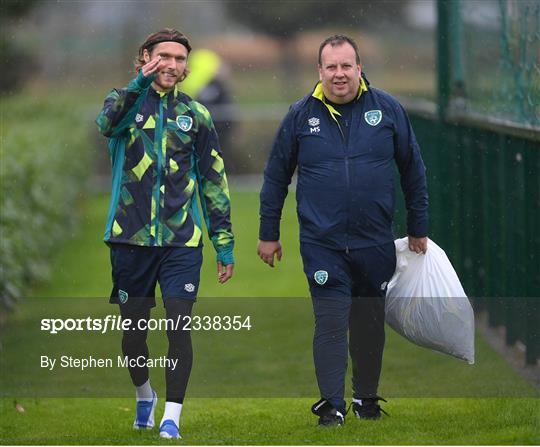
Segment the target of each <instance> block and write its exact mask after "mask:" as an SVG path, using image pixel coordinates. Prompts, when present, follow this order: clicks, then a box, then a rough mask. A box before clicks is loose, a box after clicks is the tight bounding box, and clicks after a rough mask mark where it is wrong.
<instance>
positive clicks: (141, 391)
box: [135, 379, 154, 401]
mask: <svg viewBox="0 0 540 447" xmlns="http://www.w3.org/2000/svg"><path fill="white" fill-rule="evenodd" d="M135 395H136V396H137V400H147V401H150V400H152V399H153V397H154V395H153V394H152V387H151V386H150V379H148V380H147V381H146V382H144V383H143V384H142V385H141V386H136V387H135Z"/></svg>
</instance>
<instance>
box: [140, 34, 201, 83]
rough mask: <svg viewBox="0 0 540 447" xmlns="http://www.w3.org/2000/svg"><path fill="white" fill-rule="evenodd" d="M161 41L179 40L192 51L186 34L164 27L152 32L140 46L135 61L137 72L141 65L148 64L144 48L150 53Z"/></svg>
mask: <svg viewBox="0 0 540 447" xmlns="http://www.w3.org/2000/svg"><path fill="white" fill-rule="evenodd" d="M161 42H178V43H179V44H182V45H184V46H185V47H186V49H187V51H188V54H189V52H190V51H191V45H190V44H189V40H188V38H187V37H186V36H185V35H184V34H182V33H181V32H180V31H178V30H175V29H173V28H164V29H162V30H161V31H157V32H155V33H152V34H150V35H149V36H148V37H147V38H146V40H145V41H144V42H143V44H142V45H141V46H140V47H139V54H138V55H137V57H136V58H135V61H134V64H135V71H136V72H137V73H138V72H139V71H140V69H141V67H142V66H143V65H144V64H146V62H145V61H144V57H143V54H144V50H147V51H148V52H149V53H151V52H152V49H153V48H154V47H155V46H156V45H157V44H158V43H161ZM186 75H187V71H186ZM181 80H183V79H181Z"/></svg>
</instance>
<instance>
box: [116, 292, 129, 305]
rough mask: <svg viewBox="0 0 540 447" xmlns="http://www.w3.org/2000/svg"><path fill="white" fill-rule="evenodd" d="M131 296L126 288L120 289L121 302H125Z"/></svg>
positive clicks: (119, 297)
mask: <svg viewBox="0 0 540 447" xmlns="http://www.w3.org/2000/svg"><path fill="white" fill-rule="evenodd" d="M128 298H129V295H128V293H127V292H126V291H125V290H122V289H120V290H118V299H119V300H120V303H122V304H125V303H126V302H127V300H128Z"/></svg>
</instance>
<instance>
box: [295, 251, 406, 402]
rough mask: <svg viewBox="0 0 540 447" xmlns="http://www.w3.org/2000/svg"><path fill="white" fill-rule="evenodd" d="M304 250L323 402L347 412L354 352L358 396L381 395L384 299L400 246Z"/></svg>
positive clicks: (315, 353) (353, 380) (315, 358)
mask: <svg viewBox="0 0 540 447" xmlns="http://www.w3.org/2000/svg"><path fill="white" fill-rule="evenodd" d="M300 251H301V254H302V260H303V262H304V272H305V274H306V276H307V279H308V282H309V288H310V292H311V297H312V302H313V311H314V314H315V334H314V337H313V358H314V362H315V373H316V375H317V382H318V385H319V390H320V393H321V397H322V398H324V399H326V400H328V401H329V402H330V403H331V404H332V405H333V406H334V407H335V408H336V409H338V410H339V411H341V412H344V411H345V401H344V392H345V374H346V372H347V361H348V356H349V354H350V356H351V360H352V366H353V378H352V382H353V383H352V385H353V397H354V398H357V399H362V398H367V397H374V396H376V395H377V388H378V385H379V377H380V374H381V366H382V355H383V349H384V338H385V337H384V298H385V295H386V286H387V284H388V281H390V278H391V277H392V275H393V274H394V271H395V268H396V252H395V247H394V243H393V242H389V243H387V244H384V245H380V246H374V247H368V248H363V249H357V250H350V251H349V252H348V253H347V252H345V251H338V250H332V249H329V248H326V247H322V246H319V245H315V244H307V243H302V244H301V247H300ZM347 336H348V340H347Z"/></svg>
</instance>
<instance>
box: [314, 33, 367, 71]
mask: <svg viewBox="0 0 540 447" xmlns="http://www.w3.org/2000/svg"><path fill="white" fill-rule="evenodd" d="M345 43H348V44H349V45H350V46H351V47H353V49H354V53H355V54H356V63H357V64H358V65H360V51H359V50H358V45H356V42H355V41H354V39H353V38H351V37H349V36H344V35H343V34H334V35H333V36H330V37H327V38H326V39H324V40H323V42H322V43H321V46H320V47H319V65H321V62H322V60H321V54H322V51H323V49H324V47H325V46H326V45H330V46H332V47H337V46H340V45H343V44H345Z"/></svg>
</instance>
